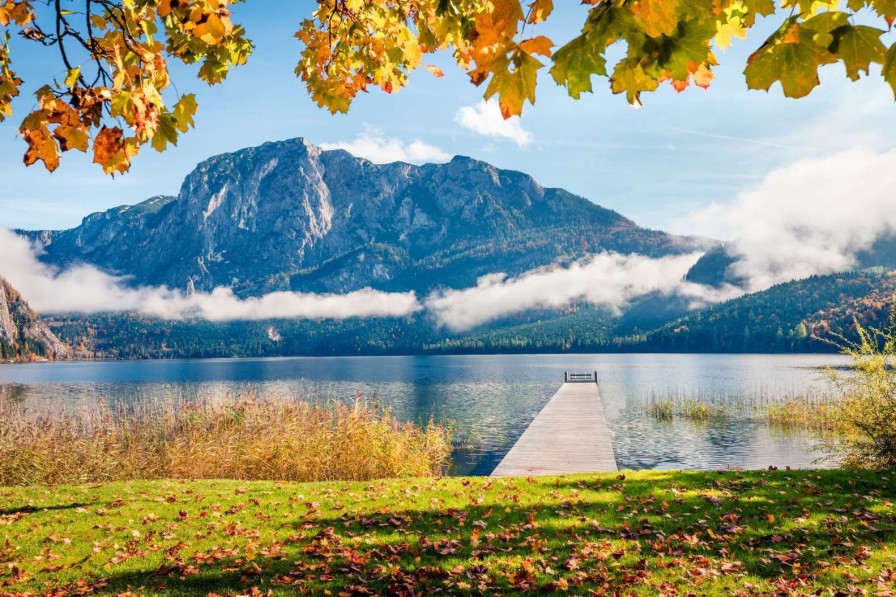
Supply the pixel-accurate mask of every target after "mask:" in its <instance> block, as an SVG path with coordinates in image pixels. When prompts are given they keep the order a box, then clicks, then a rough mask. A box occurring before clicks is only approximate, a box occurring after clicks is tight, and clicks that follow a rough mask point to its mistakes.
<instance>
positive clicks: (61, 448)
mask: <svg viewBox="0 0 896 597" xmlns="http://www.w3.org/2000/svg"><path fill="white" fill-rule="evenodd" d="M450 453H451V442H450V437H449V434H448V431H447V430H446V429H445V428H444V427H443V426H441V425H437V424H434V423H432V422H431V421H430V423H429V424H428V425H426V426H425V427H421V426H419V425H414V424H411V423H405V424H400V423H399V422H398V421H397V420H396V419H395V418H394V417H393V416H392V414H391V412H390V411H389V410H387V409H383V408H381V407H379V406H377V405H374V404H371V403H369V402H365V401H363V400H360V399H356V401H355V402H354V403H352V404H344V403H337V402H329V403H322V402H317V403H314V402H312V403H309V402H304V401H301V400H296V399H284V398H277V399H262V398H259V397H257V396H255V395H254V394H251V393H250V394H243V395H239V396H229V395H228V396H219V397H212V398H208V399H203V400H199V401H195V402H184V401H168V402H163V403H156V404H153V405H142V406H137V407H131V408H125V407H122V408H120V409H117V410H113V409H110V408H109V407H108V406H104V405H95V406H91V407H88V408H86V409H83V410H80V411H77V412H47V413H41V414H31V413H28V412H25V411H22V410H20V409H18V408H17V407H15V406H14V405H7V406H5V407H4V406H2V405H0V485H27V484H62V483H90V482H100V481H122V480H133V479H159V478H180V479H242V480H283V481H324V480H367V479H374V478H384V477H407V476H437V475H440V474H441V473H442V472H443V470H444V469H445V467H446V466H447V464H448V461H449V458H450Z"/></svg>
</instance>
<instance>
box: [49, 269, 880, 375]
mask: <svg viewBox="0 0 896 597" xmlns="http://www.w3.org/2000/svg"><path fill="white" fill-rule="evenodd" d="M894 292H896V272H891V271H887V270H884V269H882V268H876V269H868V270H863V271H860V272H852V273H844V274H837V275H829V276H813V277H811V278H808V279H806V280H800V281H796V282H789V283H786V284H779V285H777V286H774V287H772V288H770V289H769V290H766V291H763V292H757V293H754V294H750V295H746V296H743V297H740V298H737V299H734V300H731V301H728V302H725V303H722V304H719V305H715V306H712V307H709V308H707V309H705V310H702V311H697V312H694V313H692V314H691V315H688V316H686V317H683V318H680V319H676V320H675V321H673V322H671V323H665V324H663V325H660V326H658V327H656V328H655V329H653V330H648V331H643V330H642V328H640V327H639V325H640V324H644V323H646V322H648V321H649V318H648V315H649V311H650V310H651V309H652V308H653V307H652V305H653V303H651V299H650V298H648V299H645V300H644V301H642V302H641V303H638V304H636V305H634V306H633V307H632V308H631V310H630V313H633V315H630V316H628V317H626V316H623V317H621V318H620V317H618V316H617V315H614V314H613V313H611V312H610V311H607V310H605V309H598V308H594V307H589V306H584V305H577V306H573V307H570V308H568V309H566V310H564V311H562V312H558V311H550V310H540V311H535V312H530V313H527V314H525V315H520V316H517V317H514V318H507V319H504V320H501V321H497V322H493V323H492V324H490V325H489V326H487V327H484V328H482V329H478V330H474V331H472V332H467V333H462V334H461V333H451V332H450V331H449V330H447V329H445V328H442V327H440V326H438V325H437V324H436V323H435V322H434V321H433V320H432V319H431V318H429V317H427V316H424V315H418V316H414V317H406V318H382V319H359V318H354V319H346V320H278V321H262V322H233V323H213V322H206V321H163V320H159V319H153V318H149V317H142V316H137V315H128V314H114V315H112V314H105V315H92V316H83V315H70V316H64V317H62V316H55V317H52V318H50V319H49V324H50V326H51V328H52V329H53V330H54V331H55V332H56V333H57V334H58V335H59V336H60V337H61V338H62V339H63V340H65V341H67V342H69V343H70V344H72V345H73V346H76V347H78V348H79V349H80V351H81V352H82V353H84V354H86V353H93V354H95V356H96V357H98V358H122V359H145V358H188V357H263V356H289V355H296V356H298V355H358V354H422V353H445V354H452V353H548V352H831V351H835V350H836V347H835V346H833V345H831V344H828V343H825V342H823V341H820V340H818V339H817V338H816V336H818V337H821V338H830V337H831V336H832V334H831V333H832V331H833V332H838V333H843V334H846V335H847V336H849V335H850V333H851V332H852V329H853V318H857V319H858V320H859V321H860V323H863V324H869V325H878V326H879V325H884V324H885V323H886V322H887V319H888V317H889V311H890V305H891V301H892V296H893V293H894Z"/></svg>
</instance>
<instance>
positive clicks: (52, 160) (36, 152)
mask: <svg viewBox="0 0 896 597" xmlns="http://www.w3.org/2000/svg"><path fill="white" fill-rule="evenodd" d="M21 133H22V137H23V138H24V139H25V142H26V143H28V151H26V152H25V159H24V162H25V165H26V166H30V165H32V164H34V163H36V162H37V161H38V160H40V161H42V162H43V163H44V166H46V168H47V170H49V171H50V172H53V171H54V170H56V168H58V167H59V146H58V145H56V141H55V140H54V139H53V137H52V135H50V131H49V129H47V127H46V125H43V126H39V127H37V128H31V129H24V130H22V131H21Z"/></svg>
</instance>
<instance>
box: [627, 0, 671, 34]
mask: <svg viewBox="0 0 896 597" xmlns="http://www.w3.org/2000/svg"><path fill="white" fill-rule="evenodd" d="M678 2H679V0H635V1H634V2H632V3H631V12H632V14H633V15H634V17H635V23H636V24H637V25H638V26H639V27H640V28H641V29H642V30H643V31H644V33H645V34H647V36H648V37H660V36H661V35H673V34H674V33H675V31H676V30H677V29H678V23H679V19H678Z"/></svg>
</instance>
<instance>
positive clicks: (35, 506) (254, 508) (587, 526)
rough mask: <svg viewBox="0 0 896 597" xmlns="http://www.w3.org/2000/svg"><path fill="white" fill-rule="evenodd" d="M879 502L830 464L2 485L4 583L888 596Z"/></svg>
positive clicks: (894, 521) (886, 478) (90, 587)
mask: <svg viewBox="0 0 896 597" xmlns="http://www.w3.org/2000/svg"><path fill="white" fill-rule="evenodd" d="M894 499H896V482H894V480H893V478H892V477H891V476H890V475H889V474H875V473H852V472H845V471H819V472H792V471H773V472H772V471H760V472H744V473H736V472H727V473H724V474H718V473H697V472H659V471H653V472H639V473H625V475H624V478H622V477H617V475H615V474H610V475H587V476H572V477H559V478H541V479H536V480H525V479H485V478H474V479H463V478H449V479H439V480H435V479H406V480H396V481H374V482H355V483H345V482H341V483H336V482H331V483H317V484H286V483H271V482H240V481H203V482H188V481H154V482H143V481H141V482H131V483H114V484H103V485H81V486H65V487H53V488H47V487H30V488H10V489H0V504H2V506H0V595H5V594H10V595H11V594H21V593H25V592H33V593H35V594H44V593H52V594H65V593H71V594H75V593H79V594H85V593H89V592H94V593H103V594H106V593H114V594H117V593H121V592H124V591H128V590H130V591H134V592H136V593H143V594H150V593H156V592H158V593H164V594H179V595H207V594H208V593H209V592H215V593H218V594H233V595H235V594H256V595H257V594H260V593H259V591H260V592H261V594H263V593H267V591H268V590H272V591H273V592H274V593H276V594H284V595H285V594H297V593H303V592H304V593H313V594H321V593H322V592H324V591H326V590H329V591H332V593H333V594H381V593H384V592H393V593H399V594H406V595H411V594H420V593H427V592H436V591H443V592H448V593H451V594H456V593H461V594H463V593H492V592H500V593H505V594H507V593H516V592H527V591H569V592H570V593H573V594H583V593H588V592H591V591H594V592H597V593H613V592H615V591H620V592H625V593H626V594H629V593H630V592H632V593H638V594H644V595H656V594H679V593H680V594H685V593H697V594H719V595H723V594H725V595H727V594H733V595H738V594H788V595H791V594H793V595H797V594H813V593H815V592H821V591H822V590H824V591H827V590H828V589H830V590H831V591H832V593H831V594H837V591H838V590H839V591H842V592H843V593H841V594H847V593H853V592H858V591H865V592H867V593H869V594H882V595H884V594H892V593H887V592H886V591H892V590H893V587H894V586H896V585H894V583H896V576H894V573H893V569H894V568H896V534H894V533H896V515H894V506H893V501H894ZM57 590H58V591H59V592H58V593H53V591H57ZM825 594H827V593H826V592H825Z"/></svg>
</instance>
